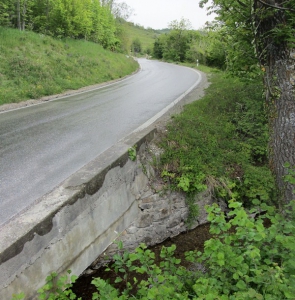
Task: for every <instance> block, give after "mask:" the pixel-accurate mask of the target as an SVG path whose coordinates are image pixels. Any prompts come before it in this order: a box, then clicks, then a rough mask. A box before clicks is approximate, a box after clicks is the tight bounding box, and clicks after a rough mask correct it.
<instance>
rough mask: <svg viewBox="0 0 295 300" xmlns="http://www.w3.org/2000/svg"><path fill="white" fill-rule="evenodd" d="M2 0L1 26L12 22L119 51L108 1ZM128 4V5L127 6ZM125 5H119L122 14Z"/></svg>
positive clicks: (9, 24) (115, 28)
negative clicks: (103, 2) (13, 2)
mask: <svg viewBox="0 0 295 300" xmlns="http://www.w3.org/2000/svg"><path fill="white" fill-rule="evenodd" d="M11 2H12V1H6V0H4V2H3V3H2V4H0V26H10V27H13V28H18V29H21V30H25V29H29V30H33V31H35V32H38V33H41V34H46V35H50V36H53V37H57V38H66V37H70V38H79V39H82V38H83V39H85V40H89V41H93V42H95V43H99V44H101V45H102V46H103V47H104V48H106V49H110V50H117V51H120V49H121V46H120V43H121V42H120V40H119V38H118V36H116V33H117V23H116V20H115V17H114V15H113V14H112V10H111V7H110V6H109V5H102V4H101V2H100V1H99V0H94V1H92V0H79V1H78V0H47V1H40V0H26V1H24V0H17V1H15V2H16V4H17V5H12V4H11ZM125 8H126V7H125ZM121 10H123V7H120V6H117V7H116V13H117V14H119V13H120V11H121Z"/></svg>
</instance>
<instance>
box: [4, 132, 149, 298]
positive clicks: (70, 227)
mask: <svg viewBox="0 0 295 300" xmlns="http://www.w3.org/2000/svg"><path fill="white" fill-rule="evenodd" d="M153 136H154V130H152V129H146V130H145V131H141V132H140V133H134V134H132V135H130V136H129V137H128V138H126V139H124V140H122V141H121V142H119V143H117V144H116V145H115V146H113V147H112V148H110V149H109V150H107V151H106V152H104V153H103V154H102V155H100V156H99V157H97V158H96V159H95V160H94V161H92V162H91V163H89V164H88V165H86V166H85V167H84V168H82V169H81V170H80V171H78V172H77V173H75V174H74V175H73V176H71V177H70V178H69V179H67V180H66V181H65V182H63V183H62V184H61V185H60V186H59V187H58V188H56V189H55V190H54V191H53V192H51V193H50V194H48V195H46V196H44V197H43V198H42V199H41V200H40V201H39V202H38V203H35V204H34V205H32V206H31V207H30V208H29V209H28V210H27V211H25V212H23V213H22V214H21V215H19V216H18V217H16V218H15V219H13V220H11V221H10V222H9V223H7V224H6V225H5V226H4V227H3V228H1V231H0V299H1V300H9V299H11V297H12V295H13V294H18V293H20V292H24V293H25V295H26V299H34V297H35V296H36V291H37V289H38V288H40V287H41V286H43V285H44V283H45V278H46V277H47V276H48V275H49V274H50V273H51V272H58V273H59V274H61V273H64V272H66V271H67V270H69V269H70V270H71V271H72V273H73V274H81V273H82V272H83V271H84V270H85V269H86V268H87V267H88V266H89V265H90V264H91V263H92V262H93V261H94V260H95V259H96V258H97V256H98V255H99V254H100V253H102V252H103V251H104V250H105V249H106V248H107V246H109V245H110V244H111V243H112V241H113V240H114V239H115V238H116V237H117V233H118V232H119V233H120V232H122V231H124V230H125V229H126V228H127V227H128V226H129V225H130V224H131V223H132V221H134V219H135V218H136V216H137V215H138V213H139V210H140V209H139V207H138V204H137V203H136V199H138V198H139V196H138V195H139V193H140V191H142V190H144V189H145V187H146V185H147V184H148V179H147V176H146V175H145V174H144V172H143V168H142V166H141V163H140V161H139V160H137V161H135V162H133V161H131V160H130V159H129V158H128V149H129V148H130V147H131V146H133V145H135V144H136V145H137V147H138V148H139V149H142V148H144V145H145V143H147V142H148V141H149V140H151V139H152V138H153Z"/></svg>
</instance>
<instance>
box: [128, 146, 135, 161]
mask: <svg viewBox="0 0 295 300" xmlns="http://www.w3.org/2000/svg"><path fill="white" fill-rule="evenodd" d="M128 155H129V158H130V159H131V160H132V161H135V160H136V145H135V146H133V147H130V148H129V149H128Z"/></svg>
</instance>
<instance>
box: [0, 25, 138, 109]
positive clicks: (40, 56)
mask: <svg viewBox="0 0 295 300" xmlns="http://www.w3.org/2000/svg"><path fill="white" fill-rule="evenodd" d="M137 67H138V65H137V63H136V62H135V61H134V60H133V59H132V58H128V57H126V55H124V54H117V53H113V52H110V51H107V50H104V49H103V48H102V47H101V46H100V45H98V44H94V43H90V42H86V41H81V40H71V39H66V40H56V39H53V38H51V37H48V36H43V35H39V34H36V33H32V32H19V31H18V30H15V29H9V28H3V27H0V105H1V104H5V103H12V102H20V101H23V100H27V99H37V98H40V97H42V96H47V95H54V94H58V93H61V92H64V91H66V90H70V89H78V88H81V87H84V86H88V85H92V84H97V83H102V82H106V81H109V80H113V79H117V78H121V77H124V76H125V75H127V74H131V73H132V72H133V71H135V70H136V69H137Z"/></svg>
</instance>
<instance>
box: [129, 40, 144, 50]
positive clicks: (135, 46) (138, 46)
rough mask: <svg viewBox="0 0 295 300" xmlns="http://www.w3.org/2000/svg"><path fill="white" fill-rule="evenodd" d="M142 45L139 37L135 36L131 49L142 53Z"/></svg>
mask: <svg viewBox="0 0 295 300" xmlns="http://www.w3.org/2000/svg"><path fill="white" fill-rule="evenodd" d="M141 50H142V47H141V42H140V39H139V38H135V39H134V40H133V41H132V44H131V51H132V52H135V53H141Z"/></svg>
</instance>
